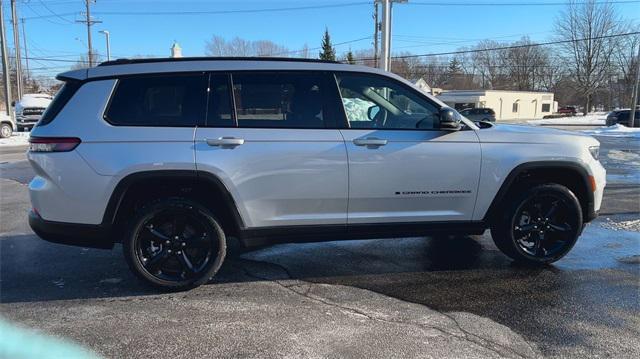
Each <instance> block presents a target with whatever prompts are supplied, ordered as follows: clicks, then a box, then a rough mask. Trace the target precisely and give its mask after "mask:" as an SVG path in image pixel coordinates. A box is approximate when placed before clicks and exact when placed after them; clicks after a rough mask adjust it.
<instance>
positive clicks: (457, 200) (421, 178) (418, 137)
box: [336, 73, 481, 224]
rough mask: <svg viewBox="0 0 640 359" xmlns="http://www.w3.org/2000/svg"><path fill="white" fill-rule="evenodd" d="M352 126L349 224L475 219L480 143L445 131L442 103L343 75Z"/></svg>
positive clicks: (390, 84) (467, 133) (374, 79)
mask: <svg viewBox="0 0 640 359" xmlns="http://www.w3.org/2000/svg"><path fill="white" fill-rule="evenodd" d="M336 81H337V83H338V87H339V90H340V93H341V96H342V101H343V105H344V109H345V115H346V117H347V120H348V121H347V123H348V128H347V129H343V130H342V131H341V132H342V135H343V137H344V139H345V143H346V147H347V154H348V158H349V213H348V223H349V224H357V223H393V222H424V221H451V220H471V218H472V214H473V209H474V205H475V200H476V196H477V190H478V180H479V174H480V161H481V153H480V144H479V140H478V137H477V135H476V133H475V132H474V131H473V130H470V129H463V130H459V131H443V130H439V129H438V123H439V115H438V111H439V107H440V106H439V105H437V104H436V103H434V102H432V101H431V100H429V99H428V98H426V97H424V96H423V95H421V94H419V93H418V92H417V91H416V90H414V89H413V88H411V87H410V86H408V85H405V84H403V83H402V82H400V81H397V80H395V79H392V78H389V77H386V76H380V75H373V74H372V75H369V74H356V73H337V74H336Z"/></svg>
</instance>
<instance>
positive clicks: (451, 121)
mask: <svg viewBox="0 0 640 359" xmlns="http://www.w3.org/2000/svg"><path fill="white" fill-rule="evenodd" d="M461 121H462V118H461V117H460V114H459V113H458V111H456V110H454V109H452V108H450V107H443V108H441V109H440V129H442V130H459V129H460V122H461Z"/></svg>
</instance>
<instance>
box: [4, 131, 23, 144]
mask: <svg viewBox="0 0 640 359" xmlns="http://www.w3.org/2000/svg"><path fill="white" fill-rule="evenodd" d="M28 144H29V132H14V133H13V134H12V135H11V137H9V138H0V147H9V146H26V145H28Z"/></svg>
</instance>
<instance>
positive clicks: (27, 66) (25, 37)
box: [20, 18, 29, 85]
mask: <svg viewBox="0 0 640 359" xmlns="http://www.w3.org/2000/svg"><path fill="white" fill-rule="evenodd" d="M20 24H21V25H22V43H23V44H24V62H25V65H26V68H27V71H26V73H25V76H26V77H27V84H28V83H29V52H28V51H27V32H26V31H24V18H22V19H20ZM25 85H26V84H25Z"/></svg>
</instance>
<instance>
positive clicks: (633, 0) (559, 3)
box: [407, 0, 640, 7]
mask: <svg viewBox="0 0 640 359" xmlns="http://www.w3.org/2000/svg"><path fill="white" fill-rule="evenodd" d="M636 3H640V0H618V1H615V0H613V1H594V2H593V4H596V5H604V4H636ZM567 4H568V2H567V1H554V2H529V3H523V2H510V3H507V2H492V3H482V2H480V3H468V2H415V1H412V2H409V3H407V5H417V6H464V7H472V6H492V7H494V6H566V5H567ZM572 4H576V5H585V4H592V3H591V2H585V1H581V2H573V3H572Z"/></svg>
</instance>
